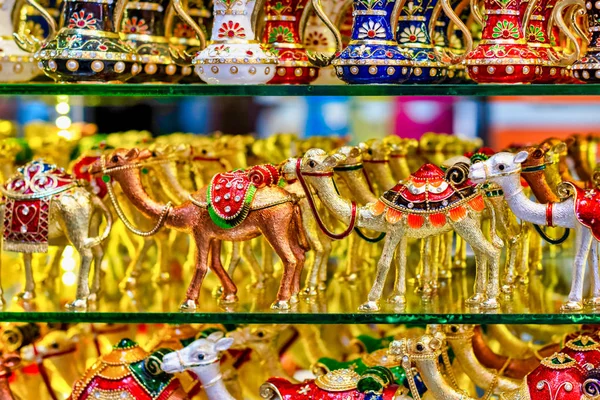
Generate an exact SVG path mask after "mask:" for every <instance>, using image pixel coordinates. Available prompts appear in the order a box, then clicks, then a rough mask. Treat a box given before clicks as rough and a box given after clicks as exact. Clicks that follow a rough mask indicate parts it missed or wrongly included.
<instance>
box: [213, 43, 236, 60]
mask: <svg viewBox="0 0 600 400" xmlns="http://www.w3.org/2000/svg"><path fill="white" fill-rule="evenodd" d="M230 51H231V49H230V47H229V46H227V45H224V44H222V45H220V46H215V47H212V48H211V49H210V52H209V56H211V57H216V56H220V55H222V54H224V53H227V54H228V53H229V52H230Z"/></svg>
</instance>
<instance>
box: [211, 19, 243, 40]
mask: <svg viewBox="0 0 600 400" xmlns="http://www.w3.org/2000/svg"><path fill="white" fill-rule="evenodd" d="M217 36H218V37H219V39H234V38H239V39H245V38H246V30H245V29H244V28H243V27H242V26H241V25H240V23H239V22H233V21H227V22H224V23H223V25H221V27H220V28H219V34H218V35H217Z"/></svg>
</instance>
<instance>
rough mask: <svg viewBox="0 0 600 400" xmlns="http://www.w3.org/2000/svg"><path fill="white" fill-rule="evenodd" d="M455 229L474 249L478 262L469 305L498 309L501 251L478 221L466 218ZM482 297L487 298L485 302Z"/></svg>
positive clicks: (468, 301)
mask: <svg viewBox="0 0 600 400" xmlns="http://www.w3.org/2000/svg"><path fill="white" fill-rule="evenodd" d="M454 229H455V230H456V233H458V234H459V235H461V236H462V237H463V238H464V239H465V240H466V241H468V242H469V244H470V245H471V247H473V250H474V251H475V257H476V262H477V269H476V277H475V294H474V295H473V297H471V298H470V299H468V300H467V303H468V304H472V305H480V306H482V307H484V308H498V307H499V304H498V295H499V294H500V293H499V292H500V269H499V264H500V249H498V248H496V247H494V245H492V244H491V243H490V242H489V241H488V240H487V239H486V237H485V235H484V234H483V232H482V230H481V225H480V222H479V221H478V220H476V219H470V218H465V219H463V220H462V221H460V222H458V223H456V224H455V226H454ZM484 293H485V295H484ZM482 295H484V296H485V297H486V299H485V300H484V301H482Z"/></svg>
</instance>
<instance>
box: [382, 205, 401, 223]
mask: <svg viewBox="0 0 600 400" xmlns="http://www.w3.org/2000/svg"><path fill="white" fill-rule="evenodd" d="M385 219H386V220H387V222H389V223H390V224H395V223H396V222H398V221H400V220H401V219H402V213H401V212H400V211H398V210H395V209H393V208H388V209H387V213H386V214H385Z"/></svg>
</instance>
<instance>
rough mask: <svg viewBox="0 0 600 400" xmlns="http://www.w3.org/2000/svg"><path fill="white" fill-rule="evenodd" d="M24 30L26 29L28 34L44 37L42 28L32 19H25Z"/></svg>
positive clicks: (39, 37)
mask: <svg viewBox="0 0 600 400" xmlns="http://www.w3.org/2000/svg"><path fill="white" fill-rule="evenodd" d="M25 30H26V31H28V32H29V34H30V35H31V36H33V37H35V38H38V39H43V38H44V29H43V28H42V26H41V25H40V24H37V23H35V22H34V21H27V24H25Z"/></svg>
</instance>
